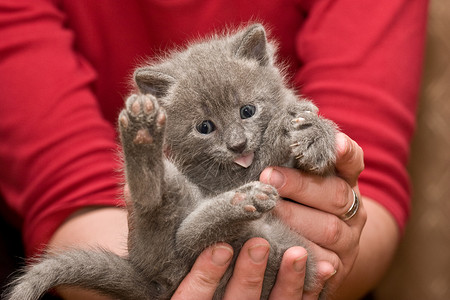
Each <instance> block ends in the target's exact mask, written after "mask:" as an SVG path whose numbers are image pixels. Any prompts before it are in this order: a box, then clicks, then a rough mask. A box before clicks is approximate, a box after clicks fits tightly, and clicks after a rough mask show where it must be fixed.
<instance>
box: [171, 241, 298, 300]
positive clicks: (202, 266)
mask: <svg viewBox="0 0 450 300" xmlns="http://www.w3.org/2000/svg"><path fill="white" fill-rule="evenodd" d="M269 251H270V245H269V243H268V242H267V241H266V240H264V239H262V238H252V239H250V240H248V241H247V242H246V243H245V244H244V246H243V247H242V249H241V251H240V253H239V256H238V258H237V261H236V265H235V268H234V271H233V275H232V277H231V279H230V281H229V282H228V285H227V287H226V291H225V295H224V299H225V300H227V299H229V300H230V299H231V300H232V299H243V300H259V299H260V297H261V290H262V284H263V280H264V272H265V269H266V265H267V259H268V256H269V255H268V254H269ZM232 255H233V249H232V248H231V246H230V245H228V244H225V243H218V244H215V245H213V246H211V247H209V248H207V249H206V250H204V251H203V252H202V253H201V254H200V256H199V257H198V258H197V260H196V262H195V264H194V265H193V267H192V269H191V271H190V272H189V274H188V275H187V276H186V277H185V278H184V280H183V281H182V282H181V284H180V285H179V287H178V289H177V290H176V292H175V294H174V295H173V297H172V298H171V299H172V300H181V299H183V300H194V299H195V300H210V299H212V297H213V295H214V292H215V291H216V289H217V287H218V285H219V282H220V279H221V278H222V276H223V274H224V273H225V271H226V269H227V268H228V266H229V264H230V262H231V258H232ZM306 258H307V252H306V250H305V249H303V248H302V247H292V248H290V249H288V250H287V251H286V252H285V254H284V256H283V260H282V262H281V266H280V270H279V272H278V276H277V280H276V283H275V285H274V287H273V289H272V291H271V294H270V296H269V299H272V300H275V299H283V300H291V299H292V300H294V299H296V300H299V299H302V292H303V282H304V277H305V264H306Z"/></svg>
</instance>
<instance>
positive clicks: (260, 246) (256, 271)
mask: <svg viewBox="0 0 450 300" xmlns="http://www.w3.org/2000/svg"><path fill="white" fill-rule="evenodd" d="M269 250H270V246H269V243H268V242H267V241H266V240H265V239H262V238H252V239H250V240H248V241H247V242H246V243H245V244H244V246H243V247H242V249H241V251H240V253H239V256H238V258H237V260H236V266H235V267H234V271H233V276H232V277H231V279H230V281H229V282H228V285H227V288H226V291H225V297H224V299H242V300H256V299H260V297H261V289H262V284H263V281H264V272H265V270H266V265H267V259H268V257H269Z"/></svg>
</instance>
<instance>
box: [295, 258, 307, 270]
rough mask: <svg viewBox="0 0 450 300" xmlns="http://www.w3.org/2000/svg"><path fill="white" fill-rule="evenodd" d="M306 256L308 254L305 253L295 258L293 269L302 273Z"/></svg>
mask: <svg viewBox="0 0 450 300" xmlns="http://www.w3.org/2000/svg"><path fill="white" fill-rule="evenodd" d="M307 256H308V254H305V255H303V256H300V257H299V258H297V259H296V260H294V270H295V271H296V272H298V273H302V272H304V271H305V267H306V262H305V261H306V257H307Z"/></svg>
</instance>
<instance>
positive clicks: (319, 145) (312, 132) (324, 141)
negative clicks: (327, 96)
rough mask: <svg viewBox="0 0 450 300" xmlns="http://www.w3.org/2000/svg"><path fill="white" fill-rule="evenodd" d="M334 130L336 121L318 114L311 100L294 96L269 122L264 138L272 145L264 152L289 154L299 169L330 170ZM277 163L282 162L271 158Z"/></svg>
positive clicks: (280, 154) (324, 172) (327, 172)
mask: <svg viewBox="0 0 450 300" xmlns="http://www.w3.org/2000/svg"><path fill="white" fill-rule="evenodd" d="M336 131H337V130H336V125H335V124H334V123H333V122H331V121H330V120H327V119H324V118H322V117H320V116H319V115H318V109H317V107H316V106H315V105H314V104H312V103H311V102H310V101H307V100H300V101H299V100H296V99H293V100H292V101H291V102H290V103H289V104H288V106H287V107H286V109H284V110H280V111H279V112H278V114H277V115H276V116H275V117H274V118H272V120H271V122H270V123H269V125H268V129H267V130H266V132H265V136H264V139H265V143H269V144H270V145H273V147H271V149H270V150H269V151H271V153H269V154H267V156H268V157H271V154H272V157H273V156H274V155H275V157H279V158H282V159H286V158H288V157H291V158H292V159H294V165H295V167H297V168H299V169H301V170H304V171H306V172H310V173H314V174H319V175H326V174H332V173H334V165H335V162H336V144H335V143H336V142H335V136H336ZM278 163H283V162H279V161H278V162H271V164H275V165H276V164H278Z"/></svg>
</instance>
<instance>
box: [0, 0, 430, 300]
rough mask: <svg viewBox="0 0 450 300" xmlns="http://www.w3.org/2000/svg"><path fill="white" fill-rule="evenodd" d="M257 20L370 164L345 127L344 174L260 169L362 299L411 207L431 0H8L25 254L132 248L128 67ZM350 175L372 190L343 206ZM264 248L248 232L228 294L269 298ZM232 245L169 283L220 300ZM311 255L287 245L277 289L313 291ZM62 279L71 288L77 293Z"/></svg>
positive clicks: (7, 104) (3, 181) (324, 273)
mask: <svg viewBox="0 0 450 300" xmlns="http://www.w3.org/2000/svg"><path fill="white" fill-rule="evenodd" d="M254 19H256V20H258V21H261V22H263V23H265V24H267V26H268V27H269V28H270V29H271V37H273V38H274V39H276V40H278V41H279V59H280V60H281V61H282V62H285V63H286V69H287V73H288V74H292V76H293V78H292V80H291V81H292V84H293V85H295V86H296V87H297V88H298V89H299V92H300V93H301V94H302V95H305V96H307V97H309V98H311V99H312V100H313V101H314V102H315V103H316V104H317V105H318V107H319V109H320V113H321V114H323V115H325V116H326V117H328V118H330V119H332V120H333V121H335V122H336V123H337V124H338V125H339V126H340V129H341V130H342V131H343V132H345V133H346V134H347V135H348V136H351V137H352V138H353V139H354V140H355V141H356V142H358V144H359V145H360V146H361V147H362V148H363V149H364V155H365V163H366V169H365V171H364V172H363V173H362V174H361V176H359V175H360V172H361V171H362V169H363V165H364V163H363V158H362V155H363V154H362V150H361V149H360V148H359V146H358V145H357V144H356V142H354V141H353V140H352V139H350V138H349V137H348V136H347V135H344V134H338V136H337V137H336V140H337V162H336V169H337V172H336V176H331V177H326V178H321V177H317V176H314V175H307V174H304V173H301V172H299V171H297V170H293V169H288V168H281V167H271V168H268V169H266V170H265V171H264V172H262V174H261V176H260V180H261V181H262V182H265V183H268V184H271V185H273V186H274V187H276V188H277V190H278V192H279V194H280V195H281V196H282V197H285V198H289V199H291V200H292V201H280V203H279V204H278V206H277V208H276V212H277V214H278V215H279V216H280V217H281V218H282V219H283V220H285V221H286V222H287V223H288V224H289V225H290V227H291V228H293V229H294V230H297V231H298V232H299V233H301V234H302V235H303V236H305V237H306V238H308V239H309V240H311V241H312V242H313V243H314V244H315V245H316V246H315V249H314V252H315V254H316V256H317V257H318V258H319V260H320V261H321V262H322V264H321V266H320V267H319V273H320V274H321V276H320V280H321V281H322V282H323V284H325V282H327V284H328V286H329V287H330V290H331V291H330V293H331V295H333V296H334V297H335V298H337V299H338V298H339V297H340V298H342V299H356V298H358V297H361V296H363V295H364V294H365V293H366V292H368V291H369V290H370V289H372V288H373V287H374V286H375V284H376V282H377V281H378V280H379V279H380V277H381V276H382V274H383V272H384V271H385V269H386V268H387V266H388V265H389V262H390V260H391V259H392V256H393V253H394V251H395V248H396V245H397V243H398V238H399V237H400V236H401V232H402V230H403V228H404V226H405V222H406V219H407V213H408V206H409V202H408V201H409V194H408V191H409V190H408V179H407V174H406V169H405V164H406V161H407V157H408V144H409V140H410V138H411V134H412V131H413V125H414V112H415V105H416V98H417V91H418V85H419V79H420V71H421V68H420V67H421V59H422V54H423V41H424V35H425V32H424V28H425V20H426V1H416V2H414V3H410V2H408V1H400V0H399V1H385V2H383V1H382V2H377V3H373V4H367V3H363V4H360V3H357V4H354V3H351V4H347V3H346V2H345V1H316V2H309V1H299V3H296V2H294V1H292V3H291V2H286V3H283V5H281V4H277V3H266V2H265V1H261V3H259V2H252V3H251V5H250V4H247V3H245V2H242V3H240V2H239V1H235V2H233V1H232V2H230V1H214V2H212V1H211V2H209V1H206V2H196V1H180V2H178V1H177V2H171V3H166V2H161V1H128V2H127V3H126V4H121V3H108V4H107V5H106V4H101V3H100V2H92V1H76V2H74V1H61V2H58V3H57V4H55V3H50V2H47V1H33V2H28V1H24V2H19V3H8V4H5V3H2V4H0V32H1V35H2V37H3V38H2V40H1V41H0V54H1V55H0V57H1V59H0V69H1V72H0V76H1V79H2V80H0V82H1V87H2V94H3V100H2V102H3V103H4V106H3V108H2V110H1V111H0V114H1V118H0V120H1V121H0V134H1V137H2V142H1V143H0V162H1V165H2V170H1V171H0V192H1V195H2V197H3V198H4V199H5V202H4V203H5V204H6V205H2V213H3V214H5V215H6V213H7V212H9V213H10V212H13V213H14V214H15V215H18V217H16V218H11V219H14V220H11V221H12V222H16V224H18V225H20V226H21V227H22V230H23V234H24V241H25V246H26V249H27V253H28V255H30V256H31V255H34V254H36V253H38V252H40V251H41V250H42V249H43V248H45V247H47V246H46V245H48V247H50V248H54V249H56V248H59V249H62V248H65V247H68V246H77V247H86V246H90V245H97V244H99V245H101V246H103V247H105V248H109V249H112V250H114V251H116V252H118V253H124V251H125V250H124V249H125V240H126V232H127V226H126V213H125V212H124V211H123V210H121V209H120V208H116V207H114V206H115V205H117V203H118V201H117V195H118V194H119V193H120V192H119V191H117V188H116V187H117V183H118V180H117V176H115V175H114V170H115V169H116V168H117V167H118V163H117V162H116V158H115V154H114V152H113V151H112V150H113V149H115V142H114V130H113V126H114V125H113V124H114V122H115V120H116V116H117V113H118V111H119V109H120V108H121V107H122V105H123V104H122V103H123V100H122V98H123V96H124V95H125V94H126V93H127V90H128V87H127V80H126V78H127V76H128V74H130V72H131V70H132V69H133V68H134V67H135V66H136V65H137V63H138V62H139V60H141V59H142V58H143V57H148V56H150V57H151V56H155V55H157V53H158V50H159V49H161V48H162V49H165V48H172V47H174V46H175V45H183V44H184V43H186V42H187V41H189V40H192V39H194V38H196V37H198V36H205V35H208V34H210V33H212V32H214V31H215V30H221V29H224V28H226V26H238V25H240V24H241V23H243V22H248V21H251V20H254ZM358 179H359V181H358ZM352 189H353V191H354V192H356V194H357V195H358V196H360V198H362V199H363V201H362V204H361V207H360V208H359V210H358V211H357V212H356V214H355V215H354V216H352V217H351V218H349V219H346V218H345V217H343V216H345V214H346V213H347V212H348V211H349V209H350V208H352V207H353V205H352V203H353V200H354V194H353V192H352ZM360 191H361V192H360ZM295 202H298V203H300V204H303V205H299V204H298V203H295ZM3 207H4V208H3ZM366 214H367V224H366V226H365V227H364V224H365V223H366ZM363 227H364V229H363ZM268 251H269V245H268V244H267V243H266V242H265V241H264V240H261V239H258V238H255V239H251V240H249V241H248V242H247V243H246V244H245V245H244V248H243V250H242V251H241V253H240V255H239V258H238V262H237V266H236V269H235V273H234V274H233V277H232V280H231V281H230V283H229V286H228V288H227V293H226V297H227V298H230V299H236V298H239V299H242V298H243V295H245V297H247V299H258V298H259V294H258V293H259V292H260V288H261V286H260V284H261V279H262V276H263V274H264V263H265V261H266V259H267V252H268ZM230 256H231V252H230V247H229V246H228V245H226V244H216V245H214V246H212V247H210V248H208V249H206V250H205V251H204V252H203V253H202V254H201V255H200V256H199V258H198V259H197V262H196V263H195V264H194V267H193V269H192V270H191V272H190V273H189V274H188V276H187V277H186V278H185V280H184V281H183V282H182V283H181V285H180V286H179V288H178V290H177V292H176V293H175V294H174V297H173V298H174V299H209V298H210V297H211V295H212V294H213V293H214V290H215V284H216V283H217V282H218V279H220V277H221V276H222V274H223V272H224V271H225V269H226V267H227V264H228V263H229V259H230ZM304 261H305V252H304V249H302V248H298V247H294V248H291V249H289V250H288V251H287V252H286V253H285V256H284V257H283V261H282V265H281V268H280V271H279V274H278V275H279V276H278V277H277V282H276V284H275V287H274V289H273V291H272V294H271V297H272V298H273V299H291V298H292V299H294V298H295V299H298V298H299V297H300V296H302V295H301V294H302V270H303V267H304V265H302V264H304ZM367 270H370V272H368V271H367ZM362 275H364V276H362ZM64 293H72V295H67V296H66V298H67V299H75V298H74V297H76V296H74V293H75V294H76V293H79V292H78V291H70V290H62V294H64ZM319 293H320V291H313V292H312V293H309V294H304V295H303V299H315V298H316V297H317V295H318V294H319Z"/></svg>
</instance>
